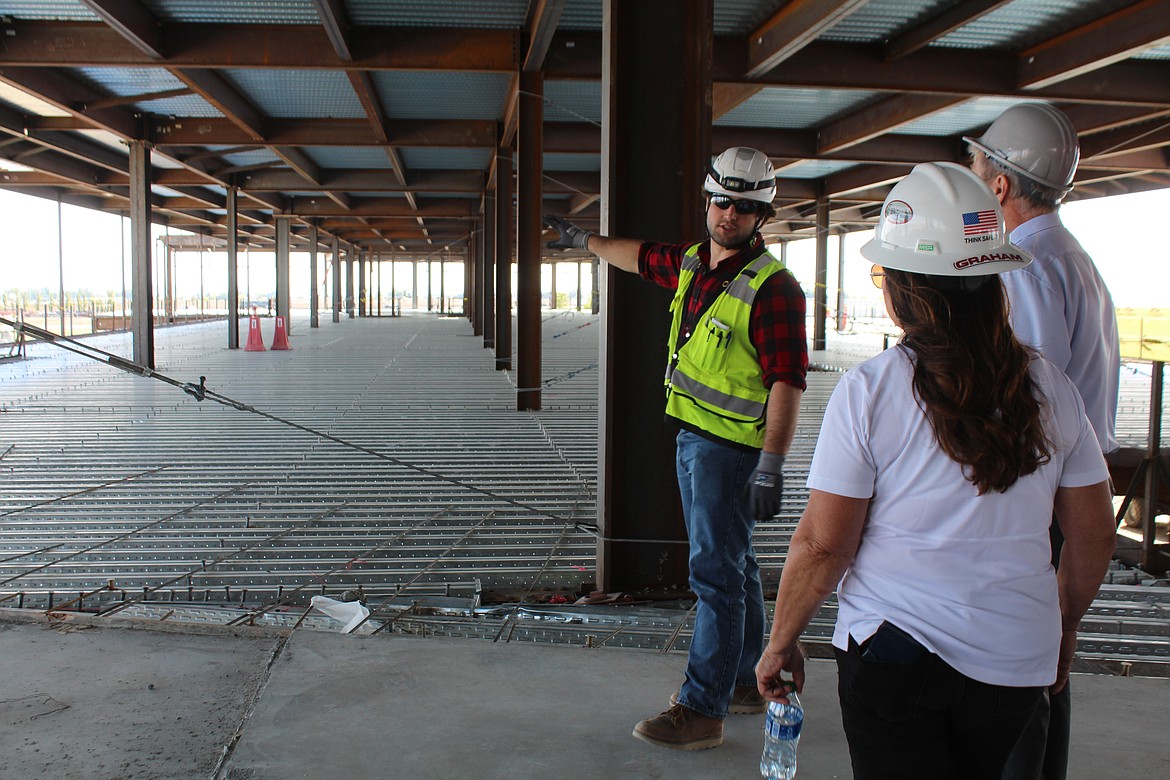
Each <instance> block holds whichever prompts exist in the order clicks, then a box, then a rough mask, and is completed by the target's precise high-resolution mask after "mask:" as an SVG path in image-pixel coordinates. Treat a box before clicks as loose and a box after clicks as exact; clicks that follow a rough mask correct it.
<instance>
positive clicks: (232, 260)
mask: <svg viewBox="0 0 1170 780" xmlns="http://www.w3.org/2000/svg"><path fill="white" fill-rule="evenodd" d="M239 195H240V190H239V188H238V187H236V185H235V184H234V183H233V184H229V185H228V187H227V236H226V237H225V238H226V242H227V286H228V291H227V326H228V349H239V348H240V268H239V262H240V247H239V236H240V212H239Z"/></svg>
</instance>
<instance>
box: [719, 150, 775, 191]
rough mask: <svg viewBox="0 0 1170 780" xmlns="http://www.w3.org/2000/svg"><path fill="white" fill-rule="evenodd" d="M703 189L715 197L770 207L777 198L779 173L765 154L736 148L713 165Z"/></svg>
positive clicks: (726, 152)
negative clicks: (753, 202) (719, 196)
mask: <svg viewBox="0 0 1170 780" xmlns="http://www.w3.org/2000/svg"><path fill="white" fill-rule="evenodd" d="M703 189H704V190H706V191H707V192H710V193H712V194H713V195H727V196H728V197H731V198H736V199H738V200H755V201H759V202H760V203H771V202H772V200H773V199H774V198H775V197H776V169H775V168H773V167H772V161H771V160H769V159H768V155H766V154H764V153H763V152H761V151H758V150H756V149H752V148H750V147H747V146H733V147H731V148H730V149H726V150H724V151H723V152H722V153H721V154H720V155H719V156H718V157H716V158H715V159H714V160H712V161H711V166H710V167H709V168H708V169H707V178H706V180H704V182H703Z"/></svg>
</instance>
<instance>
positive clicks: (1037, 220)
mask: <svg viewBox="0 0 1170 780" xmlns="http://www.w3.org/2000/svg"><path fill="white" fill-rule="evenodd" d="M1062 224H1064V223H1062V222H1061V221H1060V214H1059V213H1058V212H1055V211H1050V212H1048V213H1047V214H1041V215H1040V216H1038V217H1032V218H1031V219H1029V220H1028V221H1027V222H1025V223H1023V224H1022V225H1017V226H1016V229H1015V230H1013V231H1012V234H1011V235H1010V236H1009V237H1008V240H1009V241H1011V242H1012V243H1013V244H1019V243H1020V242H1021V241H1024V240H1026V239H1028V238H1030V237H1032V236H1034V235H1036V234H1037V233H1039V232H1041V231H1044V230H1051V229H1052V228H1055V227H1060V226H1061V225H1062Z"/></svg>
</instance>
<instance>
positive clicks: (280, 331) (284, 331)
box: [272, 317, 289, 349]
mask: <svg viewBox="0 0 1170 780" xmlns="http://www.w3.org/2000/svg"><path fill="white" fill-rule="evenodd" d="M272 348H273V349H288V348H289V346H288V328H286V327H285V324H284V317H277V318H276V332H275V333H273V334H272Z"/></svg>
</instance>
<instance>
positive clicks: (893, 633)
mask: <svg viewBox="0 0 1170 780" xmlns="http://www.w3.org/2000/svg"><path fill="white" fill-rule="evenodd" d="M860 649H861V657H862V658H864V659H865V660H867V661H876V662H878V663H883V664H912V663H914V662H915V661H917V660H918V659H919V658H921V657H922V655H923V654H924V653H926V652H927V651H926V648H925V647H923V646H922V645H921V644H919V642H918V640H917V639H915V638H914V637H912V636H910V635H909V634H907V633H906V632H905V631H903V630H902V629H900V628H898V627H897V626H895V625H894V624H893V623H891V622H890V621H888V620H885V621H882V624H881V625H880V626H878V630H877V631H875V632H874V634H873V636H871V637H870V638H869V639H867V640H866V641H865V642H863V643H862V644H861V647H860Z"/></svg>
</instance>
